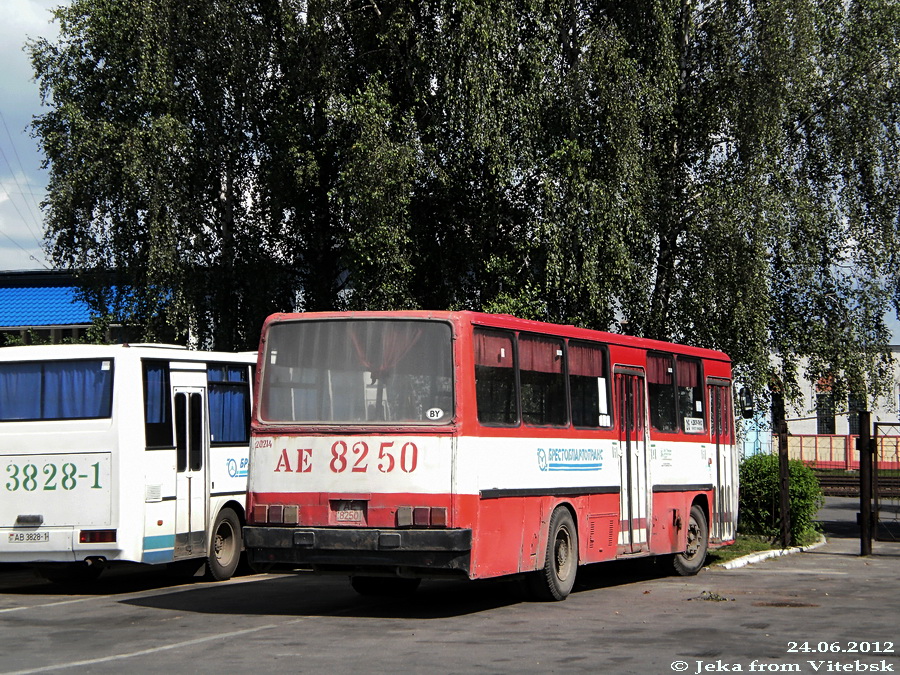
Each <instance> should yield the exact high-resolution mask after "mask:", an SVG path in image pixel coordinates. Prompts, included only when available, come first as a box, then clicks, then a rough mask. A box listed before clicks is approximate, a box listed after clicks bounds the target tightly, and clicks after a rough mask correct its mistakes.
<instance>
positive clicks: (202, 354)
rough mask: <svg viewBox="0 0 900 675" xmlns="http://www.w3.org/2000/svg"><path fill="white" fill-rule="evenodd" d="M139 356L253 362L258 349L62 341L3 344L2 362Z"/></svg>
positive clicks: (0, 357) (0, 359) (0, 348)
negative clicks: (237, 349)
mask: <svg viewBox="0 0 900 675" xmlns="http://www.w3.org/2000/svg"><path fill="white" fill-rule="evenodd" d="M117 356H136V357H138V358H156V359H167V360H181V361H217V362H218V361H240V362H242V363H243V362H246V363H252V362H254V361H255V360H256V352H240V353H234V352H213V351H195V350H190V349H187V348H185V347H179V346H177V345H168V344H149V343H144V344H139V345H129V344H114V345H95V344H62V345H19V346H15V347H0V361H44V360H48V359H83V358H114V357H117Z"/></svg>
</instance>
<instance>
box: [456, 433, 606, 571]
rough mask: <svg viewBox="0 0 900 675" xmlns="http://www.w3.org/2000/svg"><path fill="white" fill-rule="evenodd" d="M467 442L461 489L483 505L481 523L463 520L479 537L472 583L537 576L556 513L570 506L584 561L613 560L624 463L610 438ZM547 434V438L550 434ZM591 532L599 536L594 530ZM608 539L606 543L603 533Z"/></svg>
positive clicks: (461, 456)
mask: <svg viewBox="0 0 900 675" xmlns="http://www.w3.org/2000/svg"><path fill="white" fill-rule="evenodd" d="M519 433H521V434H522V435H521V436H520V437H518V438H516V437H500V436H492V437H461V438H460V439H459V453H458V461H457V466H456V469H457V476H456V477H457V480H456V489H457V491H458V494H459V495H464V494H470V495H475V496H476V497H477V498H478V502H477V504H478V513H477V518H476V519H475V520H473V521H470V522H463V521H458V522H459V523H460V526H461V527H470V528H471V529H472V531H473V535H474V536H473V544H472V567H471V576H472V577H473V578H485V577H491V576H499V575H503V574H513V573H516V572H527V571H531V570H534V569H539V568H540V567H541V566H542V565H543V564H544V554H545V550H546V541H547V531H546V530H547V526H548V522H549V519H550V515H551V514H552V512H553V509H554V508H555V507H556V506H557V505H559V504H563V503H564V504H568V505H569V506H570V507H571V508H572V509H573V510H574V512H575V519H576V524H577V527H578V529H579V542H580V543H579V549H580V555H579V558H580V560H582V562H596V561H600V560H607V559H611V558H612V557H614V556H615V553H616V551H615V546H614V544H613V545H612V546H610V544H609V543H608V540H609V536H610V531H612V533H613V536H617V535H618V521H619V515H618V514H619V504H618V501H619V485H618V481H619V462H618V459H616V458H615V457H614V455H613V452H612V444H613V441H612V440H610V439H600V438H592V439H584V438H581V439H577V438H559V437H550V438H534V437H526V436H524V433H528V431H523V432H519ZM545 433H546V432H545ZM592 527H593V532H594V534H593V536H592V534H591V528H592ZM600 533H602V536H601V534H600Z"/></svg>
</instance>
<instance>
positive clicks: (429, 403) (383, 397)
mask: <svg viewBox="0 0 900 675" xmlns="http://www.w3.org/2000/svg"><path fill="white" fill-rule="evenodd" d="M260 401H261V405H260V417H261V418H262V420H263V421H266V422H293V423H311V424H315V423H329V424H330V423H346V424H396V423H411V424H420V423H421V424H447V423H449V422H450V421H451V420H452V418H453V358H452V352H451V330H450V325H449V324H447V323H444V322H439V321H427V320H390V319H346V320H330V321H328V320H301V321H286V322H282V323H273V324H271V325H270V326H269V331H268V335H267V337H266V355H265V361H264V362H263V373H262V385H261V393H260Z"/></svg>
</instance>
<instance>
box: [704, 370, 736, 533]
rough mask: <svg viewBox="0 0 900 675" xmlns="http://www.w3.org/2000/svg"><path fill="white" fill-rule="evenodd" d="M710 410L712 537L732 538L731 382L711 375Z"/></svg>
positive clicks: (733, 488)
mask: <svg viewBox="0 0 900 675" xmlns="http://www.w3.org/2000/svg"><path fill="white" fill-rule="evenodd" d="M707 384H708V385H709V410H710V422H709V424H710V431H711V432H712V438H713V442H714V443H715V446H716V458H715V464H716V473H715V481H716V482H715V504H714V507H713V517H712V531H711V533H710V536H711V538H712V539H713V540H719V541H728V540H730V539H734V536H735V525H736V522H735V521H736V515H737V491H736V490H735V485H736V480H735V473H736V472H737V461H736V457H735V444H734V424H733V421H732V414H733V413H732V404H731V383H730V382H728V381H727V380H718V379H714V378H710V379H709V380H707Z"/></svg>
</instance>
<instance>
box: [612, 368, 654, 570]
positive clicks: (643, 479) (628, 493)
mask: <svg viewBox="0 0 900 675" xmlns="http://www.w3.org/2000/svg"><path fill="white" fill-rule="evenodd" d="M615 381H616V393H617V396H616V399H617V401H618V407H619V425H620V426H619V442H620V444H621V453H622V454H621V462H620V471H621V483H620V484H621V486H622V489H621V492H620V494H619V500H620V503H619V509H620V514H621V515H620V521H621V522H620V528H619V551H620V552H624V553H638V552H640V551H645V550H647V547H648V534H647V526H648V522H649V514H648V509H649V505H648V502H649V496H648V493H647V414H646V405H645V398H644V374H643V372H642V371H640V370H637V369H625V368H617V369H616V373H615Z"/></svg>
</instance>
